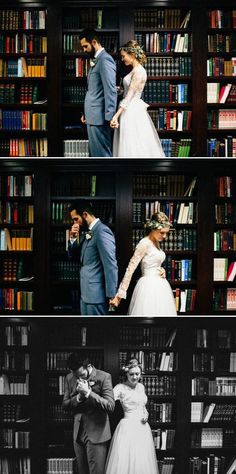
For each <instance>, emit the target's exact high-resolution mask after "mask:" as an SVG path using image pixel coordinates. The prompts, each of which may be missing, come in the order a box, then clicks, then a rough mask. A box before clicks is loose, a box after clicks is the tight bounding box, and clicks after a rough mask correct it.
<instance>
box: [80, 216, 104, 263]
mask: <svg viewBox="0 0 236 474" xmlns="http://www.w3.org/2000/svg"><path fill="white" fill-rule="evenodd" d="M100 224H101V221H100V220H99V221H97V222H96V224H95V225H94V227H93V228H92V230H91V232H92V234H95V233H96V231H97V229H98V227H99V225H100ZM90 240H93V237H92V239H88V240H87V239H86V238H85V236H84V242H83V244H82V249H81V259H80V263H81V264H83V261H84V257H85V253H86V248H87V246H88V243H89V242H90Z"/></svg>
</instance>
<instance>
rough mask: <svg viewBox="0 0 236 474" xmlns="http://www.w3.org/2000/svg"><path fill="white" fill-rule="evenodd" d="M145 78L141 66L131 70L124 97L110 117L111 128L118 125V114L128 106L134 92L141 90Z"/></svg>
mask: <svg viewBox="0 0 236 474" xmlns="http://www.w3.org/2000/svg"><path fill="white" fill-rule="evenodd" d="M146 80H147V74H146V71H145V69H143V68H141V69H134V71H133V72H132V78H131V82H130V85H129V89H128V92H127V94H126V96H125V98H124V99H123V100H121V102H120V104H119V108H118V111H117V112H116V114H115V115H114V117H113V118H112V119H111V122H110V125H111V127H112V128H117V127H118V125H119V123H118V120H119V117H120V115H121V114H122V113H123V112H124V110H126V109H127V108H128V107H129V105H130V103H131V101H132V99H133V97H134V96H135V94H136V93H137V92H139V91H142V90H143V88H144V85H145V82H146Z"/></svg>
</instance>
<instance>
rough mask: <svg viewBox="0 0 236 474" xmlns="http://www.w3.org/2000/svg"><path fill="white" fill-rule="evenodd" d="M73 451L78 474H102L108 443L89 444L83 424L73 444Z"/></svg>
mask: <svg viewBox="0 0 236 474" xmlns="http://www.w3.org/2000/svg"><path fill="white" fill-rule="evenodd" d="M74 450H75V456H76V461H77V466H78V472H79V474H104V472H105V464H106V457H107V450H108V442H106V443H98V444H94V443H91V441H89V439H88V436H87V433H86V431H85V430H84V427H83V424H81V426H80V429H79V433H78V437H77V440H76V441H75V442H74Z"/></svg>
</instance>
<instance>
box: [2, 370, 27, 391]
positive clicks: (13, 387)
mask: <svg viewBox="0 0 236 474" xmlns="http://www.w3.org/2000/svg"><path fill="white" fill-rule="evenodd" d="M0 395H29V374H28V373H27V374H25V375H9V376H6V375H2V376H0Z"/></svg>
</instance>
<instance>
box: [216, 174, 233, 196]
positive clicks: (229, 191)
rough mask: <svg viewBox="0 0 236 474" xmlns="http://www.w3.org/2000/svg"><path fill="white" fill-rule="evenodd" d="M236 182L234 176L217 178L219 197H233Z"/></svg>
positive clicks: (217, 193)
mask: <svg viewBox="0 0 236 474" xmlns="http://www.w3.org/2000/svg"><path fill="white" fill-rule="evenodd" d="M233 187H234V180H233V177H232V176H218V177H217V178H216V195H217V197H224V198H225V197H227V198H228V197H229V198H230V197H233Z"/></svg>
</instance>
